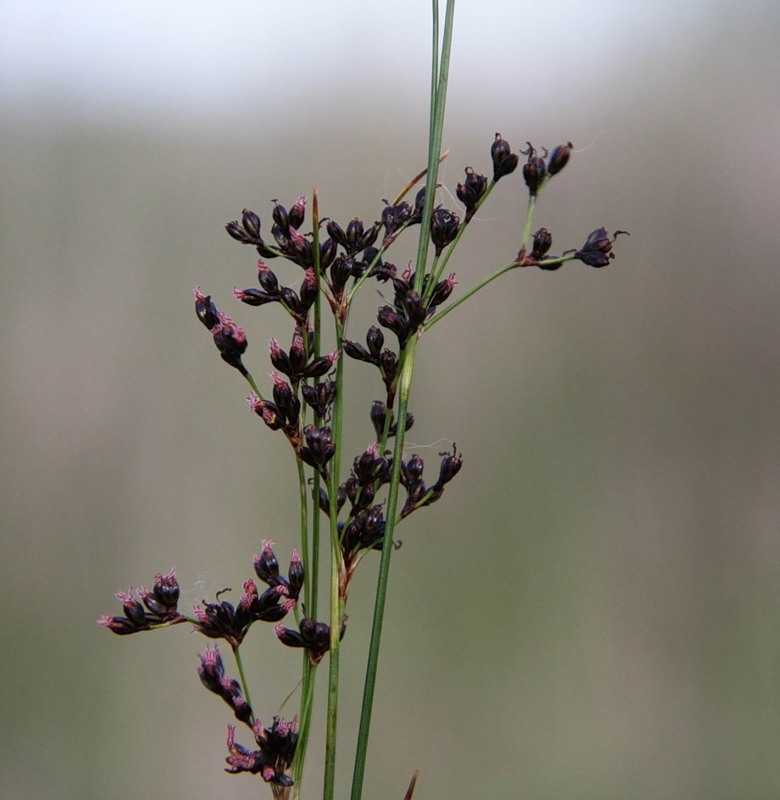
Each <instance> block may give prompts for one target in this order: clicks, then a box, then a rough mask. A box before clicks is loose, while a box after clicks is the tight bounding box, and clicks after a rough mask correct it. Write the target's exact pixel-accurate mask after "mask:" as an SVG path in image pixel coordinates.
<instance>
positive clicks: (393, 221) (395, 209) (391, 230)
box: [382, 201, 412, 246]
mask: <svg viewBox="0 0 780 800" xmlns="http://www.w3.org/2000/svg"><path fill="white" fill-rule="evenodd" d="M411 217H412V207H411V206H410V205H409V203H407V202H406V201H403V202H401V203H399V204H398V205H397V206H385V208H384V210H383V211H382V224H383V225H384V226H385V238H384V241H383V245H384V246H387V245H389V244H390V243H391V242H392V241H393V239H394V238H395V237H396V235H397V234H398V231H399V230H400V229H401V228H402V227H403V226H404V225H406V224H407V223H408V222H410V220H411Z"/></svg>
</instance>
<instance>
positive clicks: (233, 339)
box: [211, 311, 248, 375]
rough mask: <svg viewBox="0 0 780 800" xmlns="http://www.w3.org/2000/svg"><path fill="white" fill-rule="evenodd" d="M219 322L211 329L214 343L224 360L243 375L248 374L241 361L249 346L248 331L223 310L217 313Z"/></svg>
mask: <svg viewBox="0 0 780 800" xmlns="http://www.w3.org/2000/svg"><path fill="white" fill-rule="evenodd" d="M217 317H218V320H219V321H218V322H217V324H216V325H215V326H214V327H213V328H212V329H211V333H212V336H213V337H214V344H215V345H216V346H217V350H219V354H220V356H222V359H223V361H226V362H227V363H228V364H230V366H231V367H235V368H236V369H237V370H238V371H239V372H240V373H241V374H242V375H246V374H248V373H247V371H246V369H245V368H244V365H243V364H242V363H241V356H242V355H243V354H244V352H245V351H246V348H247V341H246V332H245V331H244V329H243V328H242V327H240V326H239V325H236V323H235V322H233V320H232V319H231V318H230V317H229V316H228V315H227V314H223V313H222V312H221V311H220V312H218V314H217Z"/></svg>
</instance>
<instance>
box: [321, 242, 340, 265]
mask: <svg viewBox="0 0 780 800" xmlns="http://www.w3.org/2000/svg"><path fill="white" fill-rule="evenodd" d="M337 252H338V247H337V246H336V242H335V241H334V240H333V239H325V241H324V242H320V270H321V271H322V270H326V269H327V268H328V267H329V266H330V265H331V264H332V263H333V259H334V258H335V257H336V253H337Z"/></svg>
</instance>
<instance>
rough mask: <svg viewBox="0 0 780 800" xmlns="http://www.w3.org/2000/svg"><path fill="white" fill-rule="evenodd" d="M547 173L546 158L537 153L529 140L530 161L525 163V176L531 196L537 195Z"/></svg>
mask: <svg viewBox="0 0 780 800" xmlns="http://www.w3.org/2000/svg"><path fill="white" fill-rule="evenodd" d="M524 152H525V151H524ZM546 174H547V166H546V165H545V163H544V159H543V158H541V157H540V156H538V155H537V154H536V150H535V149H534V146H533V145H532V144H531V143H530V142H528V161H526V163H525V164H523V178H525V185H526V186H527V187H528V191H529V193H530V194H531V197H536V194H537V192H538V191H539V187H540V186H541V185H542V181H543V180H544V176H545V175H546Z"/></svg>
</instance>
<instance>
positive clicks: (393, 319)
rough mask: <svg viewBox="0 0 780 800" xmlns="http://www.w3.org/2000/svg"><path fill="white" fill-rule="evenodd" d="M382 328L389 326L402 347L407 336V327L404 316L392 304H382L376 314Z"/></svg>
mask: <svg viewBox="0 0 780 800" xmlns="http://www.w3.org/2000/svg"><path fill="white" fill-rule="evenodd" d="M376 318H377V320H379V324H380V325H381V326H382V327H383V328H389V329H390V330H391V331H392V332H393V333H394V334H395V335H396V336H397V337H398V341H399V343H400V345H401V347H403V346H404V345H405V344H406V341H407V339H408V338H409V328H408V325H407V321H406V318H405V317H403V316H402V315H401V314H399V313H398V312H397V311H396V310H395V309H394V308H393V307H392V306H382V307H381V308H380V309H379V311H377V315H376Z"/></svg>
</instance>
